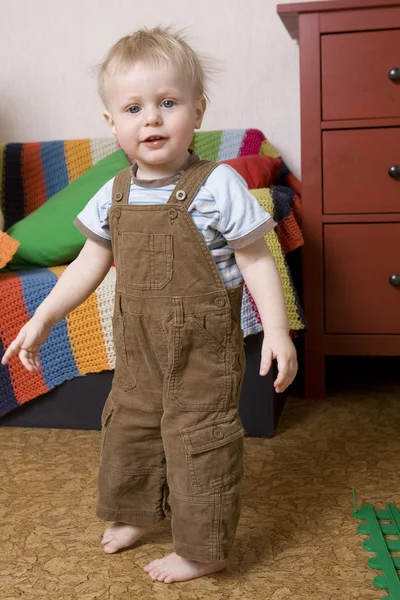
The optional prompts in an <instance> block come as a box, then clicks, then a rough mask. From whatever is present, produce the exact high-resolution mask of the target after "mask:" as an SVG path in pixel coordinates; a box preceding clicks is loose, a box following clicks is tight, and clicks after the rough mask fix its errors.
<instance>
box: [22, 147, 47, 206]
mask: <svg viewBox="0 0 400 600" xmlns="http://www.w3.org/2000/svg"><path fill="white" fill-rule="evenodd" d="M40 147H41V143H40V142H35V143H30V144H23V145H22V164H21V168H22V182H23V186H24V205H25V206H24V212H25V216H27V215H29V214H30V213H31V212H33V211H34V210H36V209H37V208H39V206H41V205H42V204H44V202H45V201H46V183H45V180H44V173H43V167H42V159H41V156H40Z"/></svg>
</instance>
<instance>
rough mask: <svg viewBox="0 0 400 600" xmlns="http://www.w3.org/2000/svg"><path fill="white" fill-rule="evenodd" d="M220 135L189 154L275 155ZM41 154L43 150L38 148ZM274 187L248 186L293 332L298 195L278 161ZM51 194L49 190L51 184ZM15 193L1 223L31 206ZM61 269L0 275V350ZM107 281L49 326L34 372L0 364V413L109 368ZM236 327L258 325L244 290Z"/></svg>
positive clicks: (300, 320)
mask: <svg viewBox="0 0 400 600" xmlns="http://www.w3.org/2000/svg"><path fill="white" fill-rule="evenodd" d="M225 133H227V132H210V134H208V135H209V137H208V140H206V142H207V143H206V145H205V146H204V147H203V145H204V143H205V141H204V140H205V136H207V134H203V137H202V138H199V140H200V139H201V144H200V146H201V147H199V145H196V140H195V144H194V146H195V150H196V152H198V153H199V154H200V155H201V156H203V158H207V159H210V160H224V159H225V158H230V157H231V156H232V155H234V152H233V151H232V148H231V147H229V148H228V145H229V144H230V145H232V144H236V145H237V154H238V155H239V156H240V155H245V154H247V155H249V154H258V153H260V154H264V155H270V156H276V157H277V156H279V154H278V153H277V151H276V150H275V148H274V147H273V146H272V145H271V144H269V142H268V141H267V140H266V139H265V137H264V136H263V135H262V134H261V132H258V131H256V130H247V131H246V132H243V131H231V132H229V133H230V134H231V135H230V137H229V136H226V135H224V134H225ZM50 143H54V142H45V143H44V144H42V145H45V144H50ZM9 146H11V145H9ZM13 146H14V145H13ZM20 146H23V145H20ZM224 147H225V150H224ZM210 149H211V150H210ZM19 152H20V154H21V157H22V156H23V155H24V148H23V147H21V148H20V149H19ZM35 152H36V155H37V156H40V149H36V150H35ZM69 152H71V148H69ZM41 153H42V155H43V148H42V150H41ZM224 154H225V156H224ZM3 156H4V154H3ZM92 162H95V161H92ZM44 167H45V165H44ZM52 168H54V166H53V167H52ZM14 175H15V174H14ZM276 184H277V185H274V186H273V187H272V188H268V189H261V190H255V191H253V193H254V195H255V196H256V198H257V200H258V202H259V203H260V204H261V205H262V206H263V207H264V208H265V209H266V210H267V211H268V212H269V213H270V214H271V215H272V216H273V217H274V219H275V221H276V222H277V224H278V226H277V228H276V230H275V231H271V232H269V234H268V235H267V236H266V240H267V243H268V245H269V247H270V249H271V251H272V253H273V255H274V258H275V261H276V263H277V265H278V268H279V271H280V274H281V279H282V283H283V286H284V290H285V297H286V305H287V311H288V315H289V322H290V327H291V330H292V332H293V334H294V335H296V333H298V332H299V331H301V330H302V329H304V328H305V323H304V317H303V314H302V310H301V307H300V304H299V302H298V298H297V294H296V290H295V288H294V285H293V282H292V279H291V276H290V272H289V269H288V267H287V263H286V259H285V254H286V253H287V252H290V251H291V250H294V249H296V248H298V247H299V246H300V245H302V244H303V238H302V234H301V229H300V212H301V197H300V184H299V182H298V181H297V179H296V178H295V177H294V176H293V175H292V174H291V173H290V171H289V169H288V168H287V167H286V165H285V164H284V162H283V161H282V165H281V171H280V173H279V177H278V180H277V181H276ZM20 189H22V186H21V188H20ZM52 193H55V191H54V189H52ZM20 197H21V196H20V195H17V196H16V197H15V202H14V206H13V211H12V212H13V214H10V212H8V214H7V212H6V220H8V221H9V223H10V222H11V221H14V220H15V216H16V214H17V213H18V217H19V218H22V216H23V213H24V214H25V213H26V214H27V213H28V212H31V209H32V205H34V206H35V207H37V202H36V201H33V195H32V192H31V202H30V203H29V202H25V204H23V203H22V204H21V203H19V200H20ZM25 200H26V199H25ZM18 203H19V207H18ZM23 206H25V209H23ZM26 207H29V208H28V209H27V208H26ZM7 217H8V219H7ZM66 267H67V265H64V266H60V267H52V268H38V269H33V270H29V271H23V272H17V273H2V274H0V355H2V354H3V352H4V349H5V348H6V347H7V346H8V345H9V344H10V342H11V341H12V340H13V339H14V338H15V337H16V335H17V333H18V331H19V330H20V328H21V327H22V326H23V325H24V323H26V321H27V320H28V319H29V318H30V317H31V316H32V315H33V314H34V312H35V310H36V308H37V306H38V305H39V304H40V303H41V302H42V301H43V300H44V298H45V297H46V296H47V295H48V294H49V292H50V291H51V289H52V288H53V286H54V285H55V283H56V282H57V280H58V278H59V277H60V276H61V274H62V272H63V271H64V270H65V269H66ZM114 286H115V269H114V267H112V268H111V270H110V271H109V273H108V275H107V276H106V278H105V279H104V281H103V282H102V283H101V284H100V286H99V287H98V289H97V290H96V292H95V293H93V294H92V295H91V296H90V297H89V298H88V299H87V300H86V302H84V303H83V304H82V305H81V306H79V307H78V308H77V309H76V310H74V311H73V312H72V313H70V314H69V315H68V316H67V317H66V318H65V319H63V320H62V321H61V322H60V323H58V324H57V325H56V326H55V327H54V328H53V329H52V331H51V333H50V336H49V338H48V339H47V340H46V342H45V343H44V344H43V345H42V347H41V350H40V362H41V367H42V368H41V372H40V373H37V374H31V373H29V372H28V371H26V370H25V368H24V367H23V366H22V364H21V363H20V361H19V359H18V358H17V357H14V358H13V359H12V360H11V363H10V364H9V365H8V366H7V367H3V366H1V365H0V417H1V416H3V415H5V414H6V413H8V412H10V411H11V410H13V409H14V408H16V407H18V406H19V405H21V404H23V403H25V402H28V401H29V400H32V399H34V398H36V397H38V396H40V395H41V394H44V393H46V392H47V391H49V390H50V389H52V388H54V387H55V386H57V385H59V384H61V383H63V382H64V381H67V380H69V379H72V378H74V377H78V376H82V375H85V374H87V373H96V372H99V371H103V370H110V369H113V368H114V365H115V353H114V345H113V338H112V325H111V319H112V313H113V307H114ZM242 328H243V331H244V335H245V336H248V335H251V334H255V333H258V332H260V331H261V330H262V326H261V319H260V316H259V314H258V311H257V307H256V306H255V303H254V301H253V299H252V297H251V295H250V293H249V292H248V290H247V289H246V287H245V291H244V298H243V306H242Z"/></svg>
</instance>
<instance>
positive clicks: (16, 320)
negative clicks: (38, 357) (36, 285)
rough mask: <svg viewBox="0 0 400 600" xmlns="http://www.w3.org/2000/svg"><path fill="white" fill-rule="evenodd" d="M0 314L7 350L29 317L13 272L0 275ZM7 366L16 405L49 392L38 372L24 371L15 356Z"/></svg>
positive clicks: (18, 280)
mask: <svg viewBox="0 0 400 600" xmlns="http://www.w3.org/2000/svg"><path fill="white" fill-rule="evenodd" d="M0 315H1V317H0V335H1V337H2V340H3V344H4V348H5V349H6V348H7V347H8V346H9V345H10V344H11V342H12V341H13V340H14V339H15V338H16V337H17V335H18V333H19V331H20V329H21V327H22V326H23V325H25V323H26V322H27V321H28V320H29V315H28V313H27V310H26V308H25V304H24V301H23V297H22V286H21V282H20V279H19V277H18V276H17V275H15V274H14V273H4V274H2V275H1V296H0ZM8 367H9V373H10V378H11V382H12V386H13V389H14V394H15V398H16V400H17V402H18V404H23V403H24V402H27V401H28V400H32V398H35V397H36V396H39V395H40V394H45V393H46V392H48V391H49V388H48V387H47V386H46V385H45V383H44V381H43V377H42V375H41V373H30V372H29V371H27V370H26V369H25V367H24V366H23V365H22V363H21V361H20V360H19V358H18V355H16V356H14V357H13V358H12V359H11V361H10V363H9V364H8Z"/></svg>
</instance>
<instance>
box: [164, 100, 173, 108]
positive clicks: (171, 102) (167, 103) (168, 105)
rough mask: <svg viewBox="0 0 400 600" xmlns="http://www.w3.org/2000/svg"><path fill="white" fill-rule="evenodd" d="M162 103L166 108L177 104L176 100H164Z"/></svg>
mask: <svg viewBox="0 0 400 600" xmlns="http://www.w3.org/2000/svg"><path fill="white" fill-rule="evenodd" d="M161 105H162V106H163V107H164V108H173V106H175V102H174V101H173V100H163V101H162V102H161Z"/></svg>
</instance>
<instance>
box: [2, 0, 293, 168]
mask: <svg viewBox="0 0 400 600" xmlns="http://www.w3.org/2000/svg"><path fill="white" fill-rule="evenodd" d="M0 5H1V19H0V56H1V63H0V141H38V140H50V139H64V138H81V137H99V136H105V135H109V132H108V129H107V126H106V124H105V122H104V121H103V117H102V106H101V103H100V101H99V99H98V97H97V93H96V82H95V78H94V76H93V73H92V67H93V66H94V65H95V64H96V63H97V62H98V61H99V60H101V58H102V56H103V55H104V54H105V52H106V50H107V49H108V48H109V46H110V45H112V44H113V43H114V42H115V41H116V40H117V39H118V38H119V37H121V36H122V35H124V34H126V33H128V32H130V31H132V30H134V29H136V28H137V27H141V26H144V25H146V26H153V25H158V24H161V25H172V26H173V27H176V28H180V27H185V28H186V29H187V31H188V35H189V40H190V41H191V42H192V45H193V46H195V47H197V48H198V49H199V50H201V51H205V52H207V53H209V54H211V55H212V56H214V57H216V58H217V59H218V61H219V64H220V66H222V69H223V70H222V72H221V74H220V75H219V77H218V82H217V83H216V84H214V85H212V87H211V104H210V106H209V108H208V111H207V114H206V117H205V121H204V126H203V129H205V130H211V129H216V128H217V129H224V128H244V127H256V128H259V129H261V130H262V131H263V132H264V134H265V135H266V136H267V137H268V138H269V139H270V140H271V141H272V142H273V143H274V144H275V145H276V146H277V147H278V149H279V150H280V151H281V152H282V154H283V156H284V157H285V159H286V161H287V163H288V164H289V166H290V167H292V168H293V169H294V171H295V172H296V173H299V170H300V140H299V136H300V131H299V130H300V125H299V83H298V46H297V43H296V42H295V41H293V40H291V38H290V37H289V35H288V33H287V31H286V29H285V28H284V26H283V25H282V23H281V21H280V19H279V18H278V16H277V14H276V1H275V0H201V1H200V2H199V1H196V2H193V0H192V1H190V0H172V1H171V2H166V1H165V0H146V2H140V1H134V0H131V1H130V0H0Z"/></svg>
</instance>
